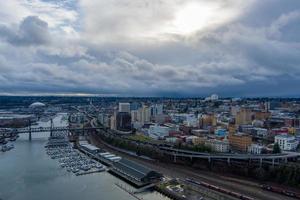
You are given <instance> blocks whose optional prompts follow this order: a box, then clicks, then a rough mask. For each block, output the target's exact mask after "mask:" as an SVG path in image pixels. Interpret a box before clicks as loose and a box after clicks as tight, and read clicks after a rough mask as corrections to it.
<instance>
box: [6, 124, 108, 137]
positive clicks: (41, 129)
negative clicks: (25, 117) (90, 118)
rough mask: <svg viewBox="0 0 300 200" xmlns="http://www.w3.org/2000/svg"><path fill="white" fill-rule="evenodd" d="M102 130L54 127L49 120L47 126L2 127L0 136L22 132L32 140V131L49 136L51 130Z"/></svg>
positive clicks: (97, 128)
mask: <svg viewBox="0 0 300 200" xmlns="http://www.w3.org/2000/svg"><path fill="white" fill-rule="evenodd" d="M100 129H101V130H102V129H103V127H83V128H77V127H70V126H58V127H54V126H53V122H52V120H51V125H50V126H49V127H31V125H29V126H28V127H26V128H14V129H3V130H0V136H1V137H11V136H12V135H18V134H24V133H28V136H29V140H30V141H31V140H32V133H41V132H50V136H52V133H53V132H64V131H68V132H74V131H75V132H76V131H81V132H83V133H84V132H85V131H93V130H100Z"/></svg>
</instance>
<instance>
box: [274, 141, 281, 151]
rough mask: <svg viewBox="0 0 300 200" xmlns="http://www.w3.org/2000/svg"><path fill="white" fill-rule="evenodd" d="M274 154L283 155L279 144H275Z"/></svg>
mask: <svg viewBox="0 0 300 200" xmlns="http://www.w3.org/2000/svg"><path fill="white" fill-rule="evenodd" d="M273 153H281V149H280V146H279V144H278V143H275V144H274V147H273Z"/></svg>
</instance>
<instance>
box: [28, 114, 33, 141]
mask: <svg viewBox="0 0 300 200" xmlns="http://www.w3.org/2000/svg"><path fill="white" fill-rule="evenodd" d="M28 123H29V141H31V139H32V138H31V119H29V120H28Z"/></svg>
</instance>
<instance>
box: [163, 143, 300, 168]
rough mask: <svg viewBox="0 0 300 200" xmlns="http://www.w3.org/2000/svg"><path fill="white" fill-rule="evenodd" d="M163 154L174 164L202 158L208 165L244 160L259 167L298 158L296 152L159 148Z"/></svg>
mask: <svg viewBox="0 0 300 200" xmlns="http://www.w3.org/2000/svg"><path fill="white" fill-rule="evenodd" d="M159 149H160V150H161V151H162V152H163V153H164V154H166V155H170V156H172V157H173V159H174V162H176V159H177V158H190V159H193V158H202V159H208V162H209V163H210V162H211V161H212V160H225V161H227V163H228V164H229V165H230V162H231V161H232V160H244V161H249V162H257V163H259V165H260V166H262V163H267V164H271V165H272V166H274V165H275V164H279V163H280V162H284V163H287V162H288V159H297V158H299V157H300V153H297V152H283V153H279V154H233V153H201V152H195V151H188V150H182V149H176V148H171V147H160V148H159Z"/></svg>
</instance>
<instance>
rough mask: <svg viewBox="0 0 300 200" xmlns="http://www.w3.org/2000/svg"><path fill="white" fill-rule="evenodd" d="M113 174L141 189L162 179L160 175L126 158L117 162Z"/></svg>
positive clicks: (112, 170)
mask: <svg viewBox="0 0 300 200" xmlns="http://www.w3.org/2000/svg"><path fill="white" fill-rule="evenodd" d="M111 172H113V173H115V174H117V175H118V176H120V177H122V178H124V179H126V180H127V181H129V182H130V183H132V184H134V185H136V186H140V187H141V186H144V185H148V184H151V183H154V182H156V181H158V180H160V178H161V177H162V175H161V174H160V173H158V172H156V171H153V170H151V169H149V168H146V167H144V166H143V165H140V164H138V163H136V162H133V161H130V160H127V159H125V158H122V159H121V160H120V161H119V162H115V163H114V164H113V166H112V169H111Z"/></svg>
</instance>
